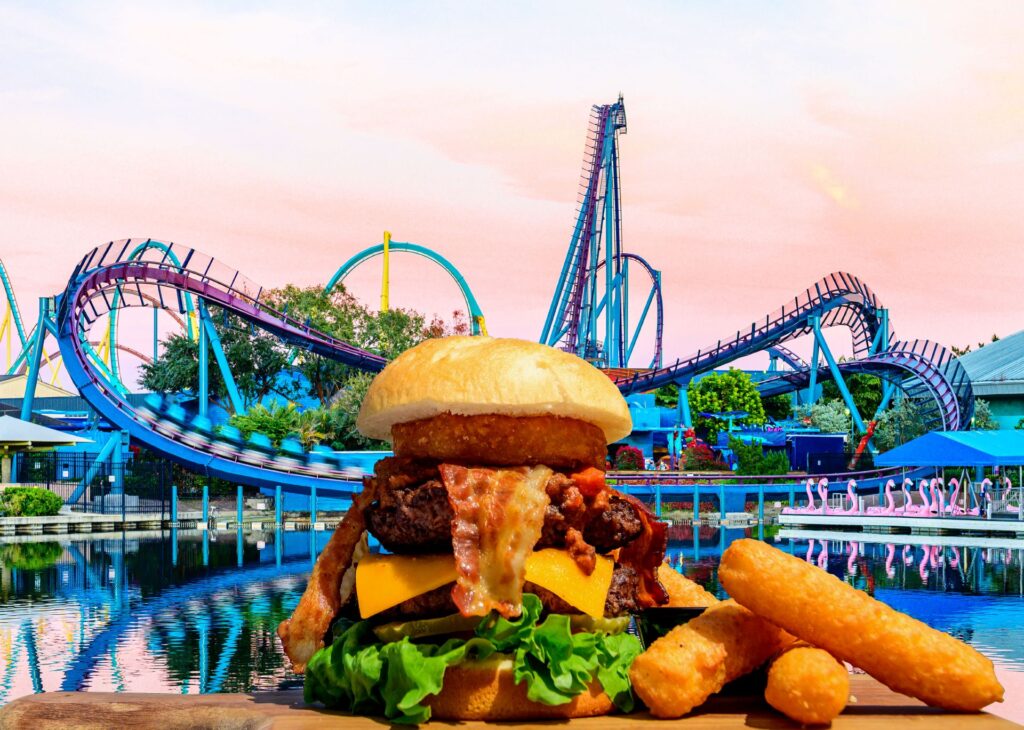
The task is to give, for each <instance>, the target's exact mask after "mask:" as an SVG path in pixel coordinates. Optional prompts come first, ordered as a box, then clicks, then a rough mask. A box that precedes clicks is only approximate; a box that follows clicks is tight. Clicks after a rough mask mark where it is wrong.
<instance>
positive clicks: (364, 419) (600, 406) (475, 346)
mask: <svg viewBox="0 0 1024 730" xmlns="http://www.w3.org/2000/svg"><path fill="white" fill-rule="evenodd" d="M442 413H452V414H455V415H458V416H476V415H483V414H499V415H505V416H562V417H564V418H575V419H578V420H581V421H585V422H587V423H591V424H593V425H595V426H597V427H598V428H600V429H601V430H602V431H603V432H604V436H605V438H606V439H607V442H608V443H612V442H613V441H618V440H619V439H621V438H623V437H625V436H628V435H629V433H630V432H631V431H632V429H633V422H632V420H631V419H630V417H629V407H628V406H627V405H626V401H625V399H624V398H623V397H622V394H621V393H619V389H618V388H616V387H615V385H614V383H612V381H611V380H610V379H609V378H608V376H607V375H605V374H604V373H602V372H601V371H600V370H598V369H597V368H595V367H594V366H592V365H591V364H590V363H588V362H586V361H585V360H582V359H580V358H578V357H576V356H575V355H571V354H569V353H567V352H563V351H562V350H556V349H555V348H553V347H549V346H547V345H541V344H538V343H536V342H528V341H526V340H514V339H508V338H493V337H481V336H474V337H441V338H435V339H430V340H426V341H424V342H421V343H420V344H418V345H416V347H413V348H411V349H409V350H406V351H405V352H403V353H402V354H401V355H399V356H398V357H397V358H395V359H394V360H392V361H391V362H390V363H388V365H387V367H385V368H384V370H383V371H382V372H381V373H380V374H378V375H377V377H376V378H374V380H373V382H372V383H371V384H370V388H369V390H368V391H367V393H366V398H365V399H364V400H363V406H362V408H361V409H360V411H359V418H358V419H356V427H357V428H358V429H359V431H360V432H361V433H363V435H365V436H368V437H370V438H375V439H382V440H384V441H390V440H391V427H392V426H393V425H394V424H396V423H407V422H409V421H418V420H420V419H423V418H432V417H433V416H437V415H440V414H442Z"/></svg>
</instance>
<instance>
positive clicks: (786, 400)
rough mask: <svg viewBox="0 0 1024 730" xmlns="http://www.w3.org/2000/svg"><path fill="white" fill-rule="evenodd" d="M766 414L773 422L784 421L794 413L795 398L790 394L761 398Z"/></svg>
mask: <svg viewBox="0 0 1024 730" xmlns="http://www.w3.org/2000/svg"><path fill="white" fill-rule="evenodd" d="M761 405H762V406H764V414H765V416H767V417H768V418H771V419H772V420H773V421H784V420H786V419H787V418H789V417H790V415H791V414H792V413H793V397H792V396H791V395H790V394H789V393H780V394H779V395H773V396H769V397H768V398H763V397H762V398H761Z"/></svg>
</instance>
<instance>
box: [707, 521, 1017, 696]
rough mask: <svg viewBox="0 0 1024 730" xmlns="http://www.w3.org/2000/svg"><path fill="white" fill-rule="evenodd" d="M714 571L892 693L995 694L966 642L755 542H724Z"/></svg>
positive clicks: (761, 611)
mask: <svg viewBox="0 0 1024 730" xmlns="http://www.w3.org/2000/svg"><path fill="white" fill-rule="evenodd" d="M718 577H719V580H720V581H721V582H722V585H723V586H724V587H725V589H726V590H727V591H728V592H729V595H731V596H732V597H733V598H735V599H736V601H737V602H738V603H739V604H740V605H743V606H746V607H747V608H749V609H750V610H751V611H753V612H754V613H756V614H757V615H758V616H762V617H764V618H765V619H767V620H768V621H771V622H772V623H773V624H776V625H777V626H781V627H782V628H784V629H786V630H787V631H789V632H791V633H793V634H795V635H796V636H797V637H798V638H800V639H803V640H804V641H806V642H808V643H810V644H813V645H814V646H818V647H821V648H822V649H824V650H826V651H827V652H829V653H830V654H832V655H833V656H834V657H836V658H837V659H840V660H842V661H847V662H850V663H851V664H853V665H854V666H856V667H860V668H861V669H863V670H864V671H865V672H867V673H868V674H870V675H871V676H872V677H874V678H875V679H877V680H878V681H879V682H881V683H882V684H884V685H886V686H887V687H889V688H890V689H893V690H895V691H897V692H902V693H903V694H906V695H910V696H911V697H916V698H917V699H919V700H922V701H923V702H926V703H927V704H929V705H933V706H935V707H942V708H945V709H947V710H960V711H974V710H980V709H981V708H982V707H985V706H986V705H989V704H991V703H993V702H1001V701H1002V699H1003V687H1002V685H1000V684H999V681H998V680H997V679H996V675H995V671H994V670H993V668H992V662H991V661H989V660H988V659H987V658H986V657H984V656H982V655H981V654H980V653H978V652H977V651H975V650H974V649H973V648H971V647H970V646H968V645H967V644H965V643H963V642H962V641H958V640H957V639H955V638H953V637H952V636H950V635H949V634H945V633H943V632H941V631H936V630H935V629H933V628H931V627H929V626H927V625H926V624H924V623H922V622H920V621H918V620H917V619H914V618H911V617H910V616H907V615H906V614H903V613H900V612H899V611H895V610H893V609H892V608H890V607H889V606H887V605H885V604H884V603H882V602H881V601H876V600H875V599H874V598H872V597H871V596H869V595H868V594H867V593H864V592H862V591H859V590H857V589H856V588H854V587H853V586H850V585H847V584H846V583H843V582H842V581H841V580H839V579H838V578H836V577H834V576H832V575H830V574H828V573H827V572H825V571H824V570H821V569H820V568H817V567H814V566H812V565H808V564H807V563H806V562H804V561H803V560H800V559H799V558H796V557H794V556H792V555H788V554H786V553H784V552H782V551H781V550H778V549H776V548H774V547H772V546H770V545H767V544H765V543H763V542H759V541H757V540H737V541H735V542H734V543H732V545H730V546H729V547H728V548H727V549H726V551H725V552H724V553H723V555H722V562H721V565H720V567H719V569H718Z"/></svg>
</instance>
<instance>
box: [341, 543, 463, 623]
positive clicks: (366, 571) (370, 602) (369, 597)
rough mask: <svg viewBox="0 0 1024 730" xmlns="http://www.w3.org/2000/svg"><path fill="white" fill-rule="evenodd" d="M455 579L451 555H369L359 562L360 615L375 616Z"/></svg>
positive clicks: (357, 583) (357, 568) (357, 566)
mask: <svg viewBox="0 0 1024 730" xmlns="http://www.w3.org/2000/svg"><path fill="white" fill-rule="evenodd" d="M454 580H455V558H454V557H453V556H451V555H367V556H366V557H365V558H363V559H362V560H360V561H359V562H358V563H357V564H356V596H357V597H358V598H359V615H360V616H362V617H363V618H369V617H370V616H375V615H376V614H378V613H380V612H381V611H384V610H386V609H389V608H391V607H392V606H397V605H398V604H399V603H401V602H402V601H408V600H409V599H410V598H415V597H416V596H418V595H420V594H423V593H426V592H427V591H432V590H434V589H435V588H440V587H441V586H443V585H445V584H447V583H451V582H452V581H454Z"/></svg>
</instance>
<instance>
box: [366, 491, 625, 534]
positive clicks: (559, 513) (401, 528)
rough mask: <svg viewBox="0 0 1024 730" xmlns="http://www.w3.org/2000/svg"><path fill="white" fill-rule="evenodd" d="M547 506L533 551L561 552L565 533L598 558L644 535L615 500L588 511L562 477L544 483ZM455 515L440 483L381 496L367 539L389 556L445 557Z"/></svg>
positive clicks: (368, 514) (371, 515)
mask: <svg viewBox="0 0 1024 730" xmlns="http://www.w3.org/2000/svg"><path fill="white" fill-rule="evenodd" d="M548 495H549V497H550V498H551V503H550V504H549V505H548V507H547V509H546V510H545V513H544V527H543V529H542V532H541V537H540V540H539V541H538V542H537V545H536V548H537V549H538V550H539V549H541V548H546V547H559V548H560V547H564V546H565V534H566V532H567V531H568V530H569V529H576V530H579V531H580V532H582V533H583V539H584V540H586V542H587V543H589V544H590V545H593V546H594V549H595V550H596V551H597V552H598V553H606V552H609V551H610V550H614V549H615V548H617V547H622V546H623V545H626V544H627V543H629V542H630V541H632V540H633V539H634V538H635V537H636V536H637V535H639V534H640V533H641V531H642V530H643V523H642V522H641V520H640V518H639V517H638V516H637V514H636V510H635V509H634V508H633V507H632V506H631V505H630V504H629V503H628V502H626V501H625V500H623V499H620V498H618V497H616V496H611V497H609V498H607V500H606V505H607V506H604V505H601V506H594V505H591V506H589V507H588V506H587V505H586V504H585V502H584V500H583V498H582V495H580V493H579V490H577V489H576V487H575V486H574V485H573V484H572V481H571V479H569V477H567V476H565V475H564V474H557V473H556V474H554V475H552V477H551V479H550V480H549V482H548ZM453 517H454V514H453V512H452V508H451V505H450V504H449V503H448V491H447V490H446V489H445V487H444V484H442V483H441V481H440V480H439V479H428V480H427V481H425V482H422V483H420V484H415V485H409V486H404V487H399V488H397V489H395V488H392V489H388V490H385V491H384V492H383V493H382V494H381V497H380V499H379V500H378V501H377V502H375V503H374V504H372V505H371V506H370V507H369V508H368V509H367V511H366V526H367V529H369V531H370V533H371V534H372V535H373V536H374V537H376V538H377V539H378V540H380V543H381V545H383V546H384V547H385V548H386V549H387V550H388V551H390V552H393V553H432V552H448V551H450V550H451V545H452V530H451V523H452V519H453Z"/></svg>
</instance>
